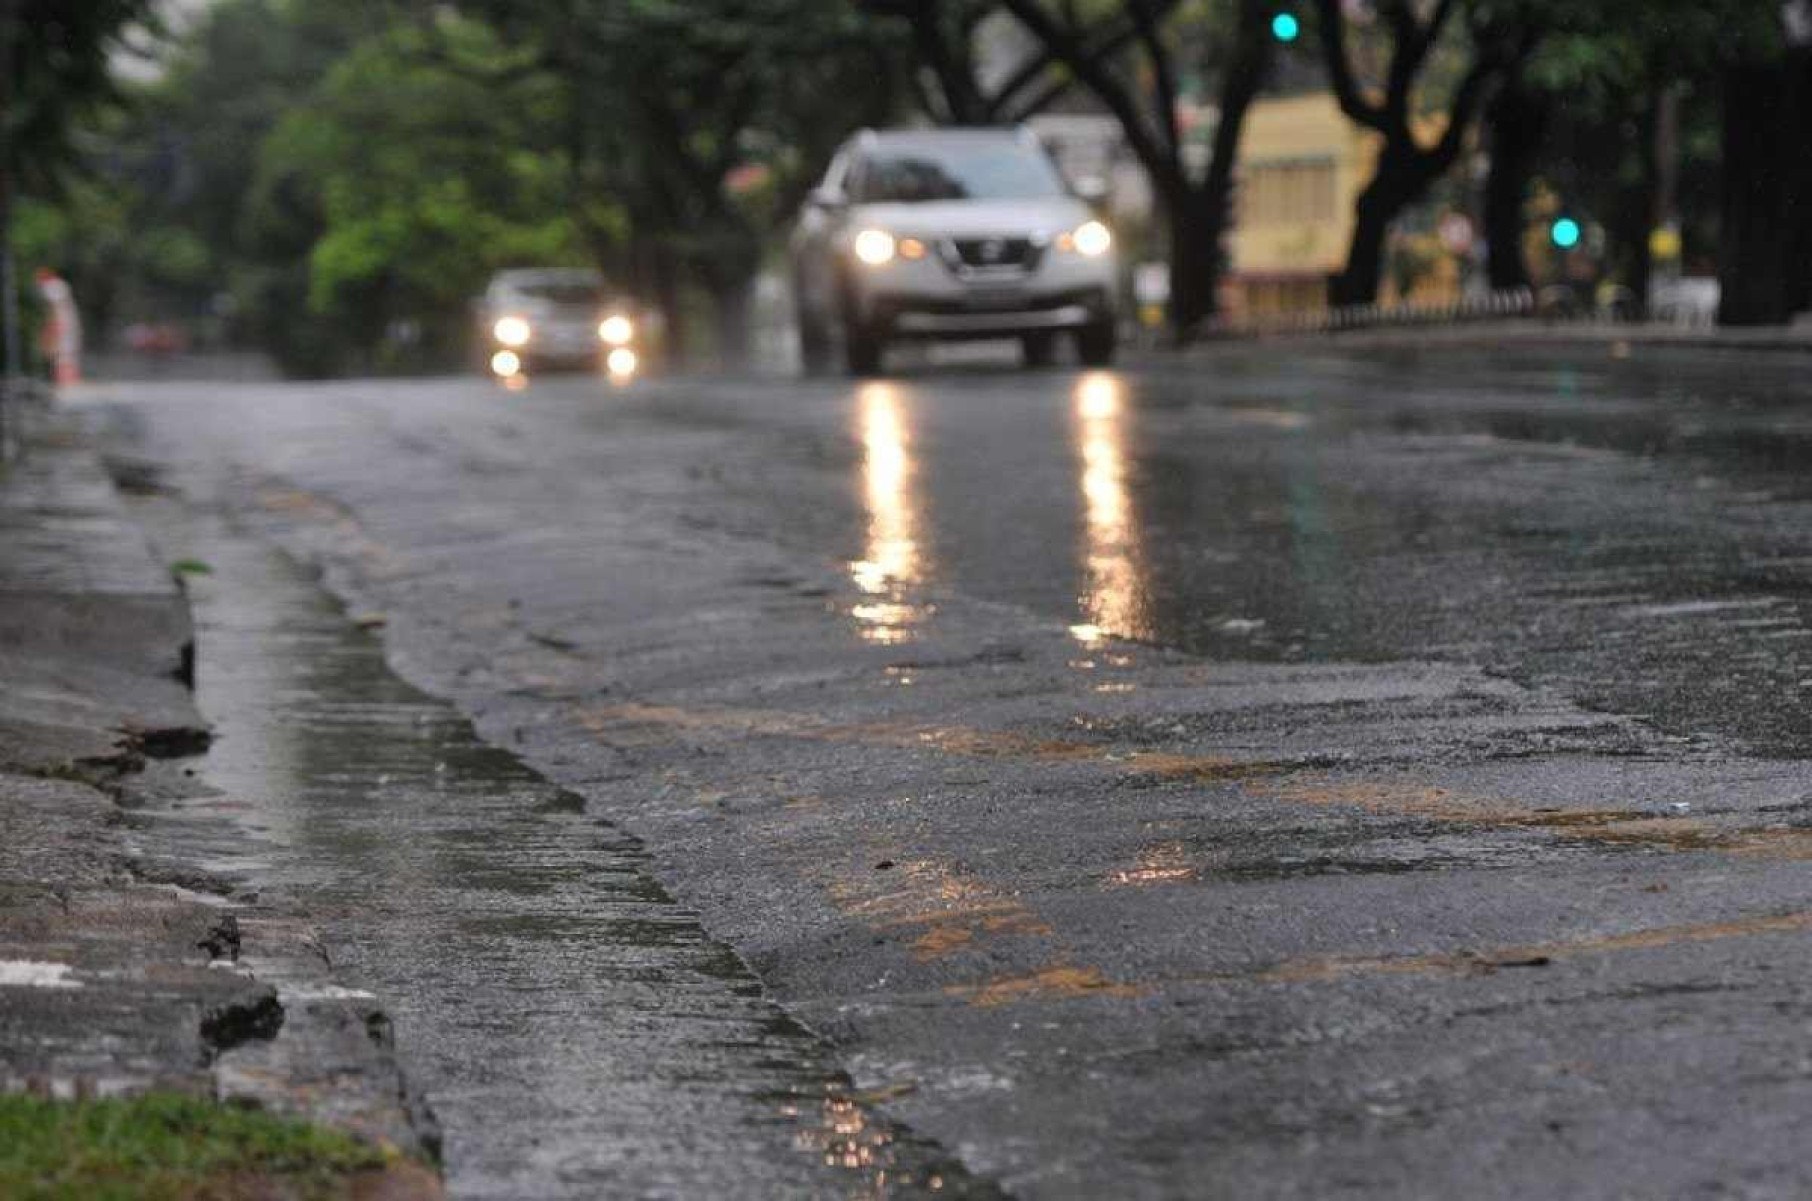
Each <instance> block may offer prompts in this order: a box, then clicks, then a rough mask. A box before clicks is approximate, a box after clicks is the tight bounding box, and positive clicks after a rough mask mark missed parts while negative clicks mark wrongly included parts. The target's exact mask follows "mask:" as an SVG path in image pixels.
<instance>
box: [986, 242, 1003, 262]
mask: <svg viewBox="0 0 1812 1201" xmlns="http://www.w3.org/2000/svg"><path fill="white" fill-rule="evenodd" d="M1005 249H1006V246H1005V245H1003V244H1002V243H1001V242H1000V241H999V240H998V239H994V238H990V239H989V240H988V241H986V242H983V243H982V244H981V260H982V262H984V263H998V262H1000V255H1001V252H1002V251H1003V250H1005Z"/></svg>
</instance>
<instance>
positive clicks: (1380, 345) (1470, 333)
mask: <svg viewBox="0 0 1812 1201" xmlns="http://www.w3.org/2000/svg"><path fill="white" fill-rule="evenodd" d="M1255 345H1260V346H1280V347H1281V346H1288V347H1292V348H1299V347H1310V346H1329V347H1337V348H1339V349H1342V350H1353V349H1366V350H1372V349H1376V350H1419V349H1428V348H1461V349H1496V348H1501V347H1542V346H1549V347H1568V346H1578V347H1603V348H1605V349H1606V350H1607V351H1609V352H1611V353H1614V354H1625V353H1628V352H1630V351H1633V350H1635V349H1639V348H1660V349H1689V350H1722V351H1744V352H1761V351H1767V352H1776V353H1781V352H1784V353H1801V354H1805V353H1812V326H1799V325H1795V326H1765V327H1759V328H1745V329H1724V328H1718V327H1711V328H1691V327H1682V326H1674V325H1621V324H1615V323H1611V322H1581V321H1544V320H1542V319H1540V318H1535V317H1530V318H1526V319H1522V320H1511V321H1481V322H1472V323H1465V322H1463V323H1460V324H1452V325H1438V324H1430V325H1395V326H1373V327H1369V328H1361V329H1347V330H1336V331H1321V332H1315V333H1279V334H1241V335H1227V336H1222V337H1218V338H1209V339H1205V340H1203V341H1201V342H1197V343H1195V344H1193V345H1192V346H1190V347H1189V348H1187V349H1185V350H1184V352H1183V353H1184V355H1185V356H1186V357H1187V356H1191V355H1198V354H1213V353H1215V352H1217V351H1220V350H1223V349H1226V348H1230V347H1251V346H1255Z"/></svg>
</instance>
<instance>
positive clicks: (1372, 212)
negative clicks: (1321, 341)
mask: <svg viewBox="0 0 1812 1201" xmlns="http://www.w3.org/2000/svg"><path fill="white" fill-rule="evenodd" d="M1419 176H1420V172H1418V171H1417V170H1416V168H1415V166H1414V164H1412V163H1409V162H1406V161H1404V160H1403V159H1401V158H1399V157H1397V156H1395V155H1393V154H1392V153H1391V152H1390V151H1388V150H1386V151H1385V153H1384V155H1383V157H1381V158H1380V159H1379V160H1378V173H1377V174H1376V175H1374V176H1373V177H1372V182H1371V183H1369V184H1367V185H1366V187H1365V191H1363V192H1361V193H1360V194H1359V199H1358V201H1357V202H1356V203H1355V204H1354V205H1353V217H1354V220H1353V241H1352V244H1351V245H1350V246H1349V247H1348V248H1347V255H1346V268H1345V269H1344V270H1343V271H1341V273H1340V274H1339V275H1337V276H1335V277H1334V279H1333V282H1332V283H1331V285H1330V286H1329V291H1328V303H1329V304H1331V305H1333V306H1335V307H1337V308H1338V307H1340V306H1342V305H1350V304H1375V303H1377V300H1378V289H1379V287H1380V285H1381V284H1382V283H1383V282H1384V242H1385V238H1386V237H1387V236H1388V235H1389V233H1390V223H1391V222H1392V221H1393V220H1395V219H1396V216H1397V214H1398V213H1400V212H1402V211H1403V210H1404V209H1405V208H1406V207H1408V206H1409V204H1410V203H1411V202H1413V201H1414V200H1415V198H1416V197H1417V196H1419V195H1420V194H1421V192H1422V191H1423V190H1424V189H1426V188H1427V186H1428V183H1429V180H1427V179H1426V178H1421V179H1419V178H1418V177H1419Z"/></svg>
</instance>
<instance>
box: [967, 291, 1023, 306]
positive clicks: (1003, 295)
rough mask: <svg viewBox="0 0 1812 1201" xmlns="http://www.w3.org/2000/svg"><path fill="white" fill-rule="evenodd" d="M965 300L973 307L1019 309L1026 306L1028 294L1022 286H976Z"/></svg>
mask: <svg viewBox="0 0 1812 1201" xmlns="http://www.w3.org/2000/svg"><path fill="white" fill-rule="evenodd" d="M964 302H965V303H967V304H968V306H969V307H970V308H972V309H1018V308H1024V307H1025V303H1026V294H1025V292H1024V291H1023V290H1022V289H1020V288H976V289H975V290H973V291H971V292H970V293H969V294H968V296H966V297H964Z"/></svg>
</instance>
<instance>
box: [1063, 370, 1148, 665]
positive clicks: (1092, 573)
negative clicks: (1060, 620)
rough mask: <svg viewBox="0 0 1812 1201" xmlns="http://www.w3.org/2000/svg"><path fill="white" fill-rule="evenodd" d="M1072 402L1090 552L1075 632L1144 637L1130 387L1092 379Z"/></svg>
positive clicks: (1086, 637) (1083, 638)
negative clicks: (1129, 467) (1130, 480)
mask: <svg viewBox="0 0 1812 1201" xmlns="http://www.w3.org/2000/svg"><path fill="white" fill-rule="evenodd" d="M1072 400H1073V404H1074V408H1075V437H1076V443H1077V449H1078V451H1079V453H1080V454H1081V457H1082V480H1081V485H1082V504H1083V521H1084V533H1085V537H1086V545H1085V547H1084V552H1083V590H1082V594H1081V596H1080V597H1079V598H1078V599H1079V601H1080V607H1081V610H1082V612H1081V620H1080V621H1078V622H1077V623H1076V624H1075V625H1073V626H1071V627H1070V633H1071V634H1073V635H1074V636H1075V638H1076V640H1077V641H1079V642H1082V643H1085V644H1089V645H1093V644H1095V643H1098V642H1100V641H1101V640H1102V639H1103V638H1104V637H1106V636H1107V635H1109V634H1119V635H1125V636H1134V637H1136V636H1138V635H1139V634H1140V632H1141V631H1142V630H1143V628H1144V625H1145V615H1144V604H1145V600H1144V595H1145V590H1144V585H1143V576H1144V566H1143V563H1142V561H1141V559H1142V555H1141V548H1140V543H1139V525H1138V522H1137V521H1136V520H1135V519H1134V515H1133V512H1132V498H1131V494H1130V492H1129V490H1128V487H1127V480H1126V408H1127V406H1126V385H1125V383H1124V382H1123V381H1122V380H1121V379H1120V377H1119V376H1117V375H1114V374H1111V373H1109V372H1102V371H1095V372H1090V373H1088V374H1087V375H1084V376H1083V377H1082V378H1081V379H1079V380H1078V381H1077V382H1076V389H1075V393H1074V396H1073V398H1072Z"/></svg>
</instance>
